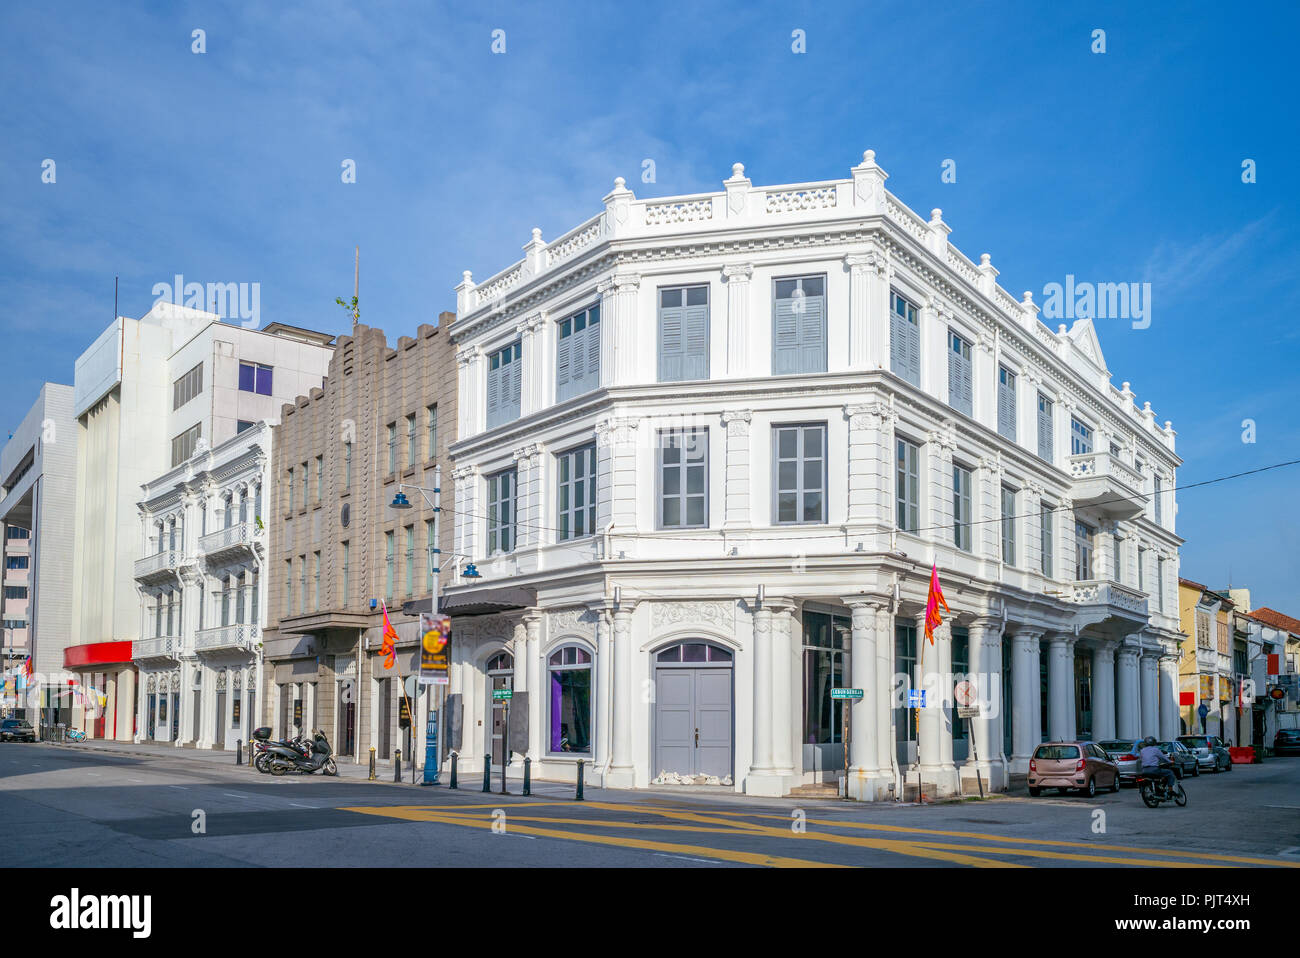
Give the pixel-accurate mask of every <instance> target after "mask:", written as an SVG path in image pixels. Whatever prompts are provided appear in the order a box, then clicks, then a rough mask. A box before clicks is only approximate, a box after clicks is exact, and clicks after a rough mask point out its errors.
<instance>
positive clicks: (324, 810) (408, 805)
mask: <svg viewBox="0 0 1300 958" xmlns="http://www.w3.org/2000/svg"><path fill="white" fill-rule="evenodd" d="M465 784H466V785H467V787H464V788H462V789H460V790H457V791H451V790H448V789H447V788H445V787H439V788H419V787H416V786H409V785H405V786H399V785H393V784H388V783H375V782H367V781H364V780H359V779H355V778H353V779H349V778H338V779H326V778H322V777H320V776H309V777H307V776H295V777H286V778H281V779H272V778H270V777H269V776H265V775H259V774H257V773H255V772H253V771H251V770H250V769H248V768H247V767H237V766H234V765H231V764H218V763H216V762H213V761H203V760H201V759H198V758H195V757H190V756H181V755H177V756H166V755H165V756H159V757H154V756H144V757H142V756H138V755H129V754H112V753H106V752H100V751H95V750H91V749H86V748H79V747H76V746H48V745H20V744H5V745H0V865H5V866H10V867H13V866H18V867H23V866H43V867H50V866H55V867H58V866H74V867H96V866H126V867H130V866H189V867H204V866H227V867H230V866H240V867H244V866H253V867H257V866H272V867H274V866H280V867H284V866H313V867H316V866H326V867H328V866H351V865H365V866H377V867H393V866H422V867H427V866H437V867H448V866H458V865H465V866H505V867H519V866H588V867H590V866H603V867H610V866H633V867H649V868H662V867H672V868H678V867H708V866H719V865H722V866H754V865H757V866H796V867H801V866H837V865H839V866H844V865H848V866H873V867H888V866H899V865H905V866H952V865H960V866H980V867H1006V866H1010V867H1016V866H1030V867H1042V866H1080V867H1090V866H1117V865H1118V866H1193V867H1194V866H1225V865H1227V866H1270V865H1271V866H1284V867H1292V868H1297V867H1300V758H1277V759H1273V760H1271V761H1269V762H1267V763H1265V764H1264V765H1259V766H1237V767H1236V768H1234V770H1233V771H1232V772H1230V773H1221V774H1218V775H1201V776H1200V777H1199V778H1189V779H1187V780H1185V781H1184V783H1183V784H1184V787H1185V788H1186V789H1187V792H1188V796H1189V801H1188V805H1187V807H1186V808H1176V807H1174V806H1172V805H1164V806H1161V807H1160V808H1158V809H1148V808H1146V806H1144V805H1143V804H1142V802H1141V800H1140V799H1139V798H1138V796H1137V794H1136V792H1135V791H1134V790H1133V789H1132V788H1125V789H1122V790H1121V791H1120V793H1119V794H1117V795H1102V796H1099V797H1098V798H1097V799H1093V800H1088V799H1086V798H1083V797H1076V796H1058V795H1056V794H1054V793H1049V794H1047V795H1044V796H1043V797H1041V798H1029V797H1028V795H1027V794H1025V793H1024V792H1023V791H1022V792H1021V793H1019V794H1011V795H1008V796H1002V797H997V798H993V799H990V800H987V801H971V800H968V801H964V802H957V803H951V804H940V805H929V806H925V807H920V806H914V805H890V806H865V805H857V804H850V803H844V802H834V801H806V802H797V801H793V800H768V799H749V798H744V797H732V796H727V795H713V794H709V795H701V794H690V793H684V792H680V791H638V792H614V791H602V792H594V791H589V792H588V795H589V796H590V798H591V800H589V801H586V802H582V803H578V802H574V801H573V800H572V798H571V795H572V789H571V787H558V786H546V785H542V784H539V785H538V786H537V787H536V791H537V792H539V793H540V794H535V795H534V796H533V797H531V798H523V797H521V796H503V795H497V794H491V795H485V794H484V793H483V792H482V791H480V786H478V784H477V783H465Z"/></svg>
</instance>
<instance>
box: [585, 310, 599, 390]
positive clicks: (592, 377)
mask: <svg viewBox="0 0 1300 958" xmlns="http://www.w3.org/2000/svg"><path fill="white" fill-rule="evenodd" d="M586 349H587V385H586V388H585V389H584V390H583V392H586V391H587V390H588V389H595V388H596V387H597V386H599V385H600V324H599V323H596V324H595V325H592V324H591V322H590V321H588V323H587V343H586Z"/></svg>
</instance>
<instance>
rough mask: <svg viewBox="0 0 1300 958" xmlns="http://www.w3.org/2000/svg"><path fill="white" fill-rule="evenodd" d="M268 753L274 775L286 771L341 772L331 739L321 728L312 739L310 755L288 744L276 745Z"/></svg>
mask: <svg viewBox="0 0 1300 958" xmlns="http://www.w3.org/2000/svg"><path fill="white" fill-rule="evenodd" d="M268 754H269V756H270V757H269V758H268V759H267V768H268V770H269V771H270V773H271V774H272V775H283V774H285V773H286V772H302V773H303V774H304V775H310V774H311V773H312V772H324V773H325V774H326V775H337V774H338V773H339V769H338V766H337V765H336V764H334V753H333V750H332V749H331V748H330V743H329V740H328V739H326V738H325V733H324V732H321V731H320V730H319V729H318V730H317V731H316V734H315V737H314V738H313V739H312V743H311V754H310V755H307V756H304V755H303V754H302V753H301V752H298V751H296V750H295V749H293V748H291V747H289V746H287V745H274V746H272V747H271V749H270V751H269V753H268Z"/></svg>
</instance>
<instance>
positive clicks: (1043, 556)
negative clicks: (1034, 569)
mask: <svg viewBox="0 0 1300 958" xmlns="http://www.w3.org/2000/svg"><path fill="white" fill-rule="evenodd" d="M1039 510H1040V511H1039V514H1038V520H1039V526H1038V545H1039V552H1040V563H1039V568H1041V569H1042V571H1043V575H1045V576H1047V578H1049V579H1050V578H1052V569H1053V567H1054V564H1053V562H1052V551H1053V549H1055V548H1056V546H1055V543H1054V541H1053V536H1052V530H1053V528H1054V527H1055V524H1056V510H1055V509H1053V508H1052V507H1051V506H1050V505H1048V504H1047V503H1046V502H1044V503H1042V505H1041V506H1040V507H1039Z"/></svg>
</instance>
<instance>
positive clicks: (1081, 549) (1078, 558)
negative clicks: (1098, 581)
mask: <svg viewBox="0 0 1300 958" xmlns="http://www.w3.org/2000/svg"><path fill="white" fill-rule="evenodd" d="M1096 534H1097V530H1096V529H1094V528H1093V527H1092V526H1090V525H1088V524H1087V523H1086V522H1079V521H1078V520H1075V523H1074V578H1075V581H1076V582H1083V581H1086V580H1087V579H1091V578H1092V537H1093V536H1095V535H1096Z"/></svg>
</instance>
